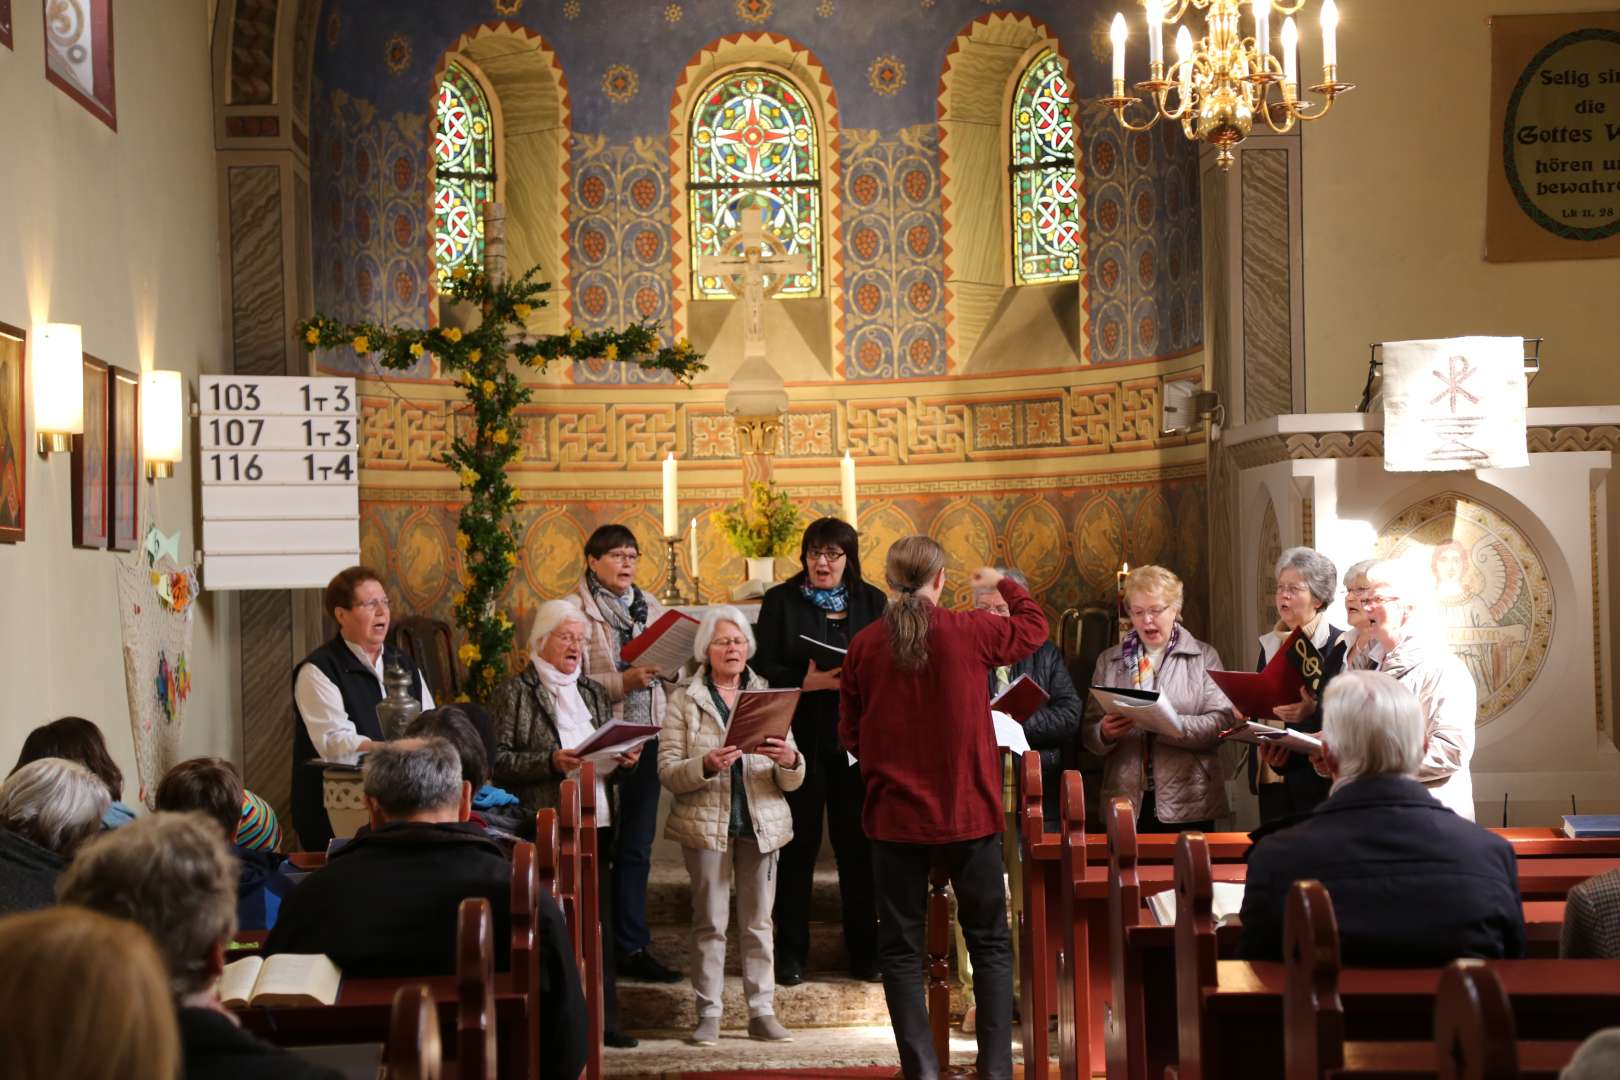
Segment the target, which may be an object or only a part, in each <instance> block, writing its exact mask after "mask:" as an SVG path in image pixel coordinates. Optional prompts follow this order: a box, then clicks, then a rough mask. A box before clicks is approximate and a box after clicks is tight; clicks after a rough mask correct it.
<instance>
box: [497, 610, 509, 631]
mask: <svg viewBox="0 0 1620 1080" xmlns="http://www.w3.org/2000/svg"><path fill="white" fill-rule="evenodd" d="M495 621H496V622H498V623H500V624H501V629H502V630H510V629H512V620H511V619H508V618H507V617H506V613H505V612H504V611H503V612H501V614H499V615H497V616H495Z"/></svg>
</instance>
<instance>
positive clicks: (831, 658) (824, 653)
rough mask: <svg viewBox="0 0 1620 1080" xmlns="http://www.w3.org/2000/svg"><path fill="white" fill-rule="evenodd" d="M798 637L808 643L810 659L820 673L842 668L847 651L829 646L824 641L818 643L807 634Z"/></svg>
mask: <svg viewBox="0 0 1620 1080" xmlns="http://www.w3.org/2000/svg"><path fill="white" fill-rule="evenodd" d="M799 637H801V638H803V639H804V640H805V641H808V642H809V643H810V659H812V660H814V661H815V662H816V667H817V668H819V669H820V670H822V671H832V670H833V669H835V668H841V667H843V666H844V657H845V656H846V655H847V654H848V653H849V650H848V649H840V648H839V647H838V646H836V645H829V644H827V643H826V642H825V641H818V640H816V639H815V638H813V637H811V636H810V635H809V634H800V635H799Z"/></svg>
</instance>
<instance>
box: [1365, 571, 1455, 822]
mask: <svg viewBox="0 0 1620 1080" xmlns="http://www.w3.org/2000/svg"><path fill="white" fill-rule="evenodd" d="M1366 579H1367V590H1366V592H1365V593H1363V594H1362V595H1361V596H1360V600H1361V607H1362V610H1363V612H1364V613H1365V615H1366V619H1367V630H1366V632H1367V634H1368V636H1369V637H1370V638H1371V639H1372V644H1371V645H1369V646H1368V648H1367V651H1366V653H1365V654H1364V655H1365V657H1366V660H1365V661H1364V662H1365V663H1366V665H1367V666H1369V667H1371V668H1373V669H1374V670H1377V671H1382V672H1384V673H1385V674H1386V675H1392V676H1394V677H1395V679H1396V681H1398V682H1400V683H1401V684H1402V685H1403V686H1405V687H1406V688H1407V689H1408V690H1410V691H1412V693H1413V694H1414V695H1416V697H1417V699H1418V705H1419V707H1420V708H1421V709H1422V710H1423V760H1422V761H1421V762H1419V764H1418V771H1417V779H1418V780H1419V781H1420V782H1421V783H1422V784H1423V786H1424V787H1426V788H1428V789H1429V794H1430V795H1433V796H1434V797H1435V798H1436V799H1439V800H1440V802H1441V803H1443V804H1444V805H1446V806H1448V807H1450V808H1451V809H1452V810H1454V811H1456V812H1457V814H1459V815H1460V816H1462V817H1465V818H1467V819H1468V820H1469V821H1473V820H1474V781H1473V777H1472V775H1471V774H1470V772H1469V769H1468V763H1469V760H1470V759H1471V758H1473V756H1474V726H1475V723H1476V712H1477V703H1478V691H1477V690H1476V689H1475V686H1474V679H1473V676H1471V675H1469V674H1468V668H1467V667H1465V666H1464V665H1463V662H1462V661H1461V660H1458V659H1457V658H1456V657H1455V656H1453V655H1452V654H1451V650H1450V649H1448V648H1447V647H1446V642H1445V639H1444V638H1442V637H1441V636H1440V630H1439V627H1438V626H1437V625H1435V624H1434V623H1433V622H1432V621H1431V620H1429V619H1428V618H1426V608H1427V600H1428V597H1429V594H1430V593H1431V592H1432V587H1431V585H1430V583H1429V580H1428V575H1427V574H1426V573H1424V572H1423V571H1422V570H1421V569H1420V568H1418V567H1416V566H1413V565H1411V564H1409V563H1407V562H1404V561H1402V560H1400V559H1384V560H1382V561H1380V562H1375V563H1373V564H1372V565H1371V566H1369V567H1367V569H1366Z"/></svg>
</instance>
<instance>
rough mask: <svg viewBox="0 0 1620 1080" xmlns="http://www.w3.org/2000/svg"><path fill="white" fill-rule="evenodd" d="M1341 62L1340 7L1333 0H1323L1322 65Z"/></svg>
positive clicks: (1330, 65)
mask: <svg viewBox="0 0 1620 1080" xmlns="http://www.w3.org/2000/svg"><path fill="white" fill-rule="evenodd" d="M1338 63H1339V8H1338V5H1336V4H1334V2H1333V0H1322V66H1323V67H1336V66H1338Z"/></svg>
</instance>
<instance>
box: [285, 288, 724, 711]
mask: <svg viewBox="0 0 1620 1080" xmlns="http://www.w3.org/2000/svg"><path fill="white" fill-rule="evenodd" d="M538 273H539V267H535V268H533V269H531V270H530V271H529V272H528V273H526V274H524V275H523V276H522V277H520V278H517V279H516V280H507V281H497V280H493V279H492V278H491V276H490V275H489V274H488V273H486V272H485V271H482V270H471V269H469V268H467V267H465V266H461V267H457V268H456V269H455V270H454V271H452V272H451V275H450V279H449V280H448V281H447V282H446V283H445V286H444V289H443V293H444V294H445V295H448V296H450V297H451V298H453V299H455V300H465V301H468V302H470V303H472V304H476V305H477V306H478V308H479V309H480V310H481V311H482V312H483V321H482V322H481V323H480V324H479V325H478V327H477V328H475V329H472V330H467V331H465V332H463V331H461V330H459V329H457V328H456V327H453V326H452V327H434V328H432V329H429V330H417V329H400V330H395V329H389V328H387V327H384V326H380V325H378V324H376V323H370V322H341V321H339V320H337V319H332V318H328V317H326V316H324V315H320V314H317V315H315V316H314V317H312V318H310V319H306V320H305V321H303V322H301V323H299V324H298V332H299V337H300V340H301V341H302V343H303V345H304V348H305V349H306V350H307V351H311V352H313V351H314V350H315V349H318V348H327V349H335V348H352V349H353V350H354V351H355V352H356V353H358V354H360V355H362V356H365V355H375V356H376V358H377V360H378V362H379V363H381V364H382V366H383V367H385V368H389V369H391V370H394V371H404V370H408V369H410V368H411V367H413V366H414V365H415V364H416V363H417V361H419V360H420V359H421V358H422V357H423V356H425V355H428V354H431V355H433V356H434V357H437V358H438V361H439V366H440V368H441V370H443V371H445V372H449V373H451V374H453V375H454V376H455V377H456V380H457V382H458V383H459V384H460V385H461V387H462V389H463V392H464V393H465V395H466V399H467V404H468V406H469V409H470V412H471V418H472V421H473V430H472V435H471V437H470V438H468V437H466V436H464V435H461V434H457V435H455V437H454V438H452V439H451V441H450V447H449V449H448V450H446V451H445V452H444V453H443V454H441V455H440V457H439V461H441V462H442V463H443V464H444V465H445V466H446V467H447V468H450V469H454V470H456V474H457V476H458V477H459V478H460V480H461V490H462V491H463V492H465V493H466V497H467V502H466V505H464V506H463V507H462V508H461V515H460V517H459V519H458V521H457V524H458V528H457V531H456V547H457V548H458V549H459V550H460V551H461V555H462V562H463V569H462V572H461V586H462V591H461V592H458V593H457V594H456V596H455V615H456V624H457V625H458V626H459V627H460V628H461V630H462V632H463V633H464V634H465V635H466V641H465V642H464V643H463V644H462V646H461V649H460V652H459V654H458V655H459V656H460V657H461V662H462V663H463V664H465V665H466V667H467V690H468V693H467V694H464V695H462V696H463V698H467V697H469V696H470V697H472V698H482V697H483V696H484V695H487V694H488V693H489V692H490V691H491V690H493V689H494V688H495V684H496V683H497V682H499V681H500V680H501V678H502V677H504V676H505V675H506V674H508V657H509V656H510V654H511V652H512V645H513V643H512V620H511V619H510V618H508V617H507V615H506V613H505V612H503V611H499V610H497V604H498V602H499V599H500V596H501V594H502V593H503V592H504V591H505V590H506V586H507V583H508V582H509V581H511V579H512V574H513V571H514V570H515V569H516V567H517V560H518V554H517V539H516V536H515V532H514V529H513V522H512V511H513V510H515V509H516V508H517V506H518V504H519V503H521V502H522V497H521V496H520V495H519V494H518V491H517V489H516V488H515V487H513V486H512V483H511V481H510V480H509V478H508V477H507V472H506V470H507V467H508V466H510V465H512V464H515V463H517V462H519V461H522V460H523V448H522V447H521V446H520V445H518V431H519V429H518V424H519V422H518V418H517V413H518V410H519V409H520V408H521V407H522V406H524V405H526V404H528V402H529V400H530V399H531V398H532V397H533V396H534V387H533V386H532V385H530V384H526V383H525V382H524V381H523V380H522V379H521V378H520V377H519V376H518V374H517V372H516V371H515V370H514V369H513V367H512V365H509V364H508V362H507V361H508V357H510V358H511V359H512V360H515V361H517V363H518V364H519V365H522V367H524V368H528V369H531V370H534V371H541V372H543V371H545V370H546V368H547V367H548V366H549V365H550V364H551V362H552V361H554V360H561V359H565V358H566V359H568V360H590V359H597V358H600V359H604V360H623V361H624V362H626V363H635V364H636V365H638V366H639V367H640V368H641V369H642V370H643V371H667V372H669V374H670V375H672V376H674V378H675V381H676V382H679V383H683V384H686V385H690V384H691V381H692V378H693V376H695V375H696V374H697V373H698V372H700V371H703V370H704V369H705V367H706V365H705V364H704V363H703V358H702V356H701V355H700V354H698V353H697V352H696V351H695V350H694V349H693V348H692V345H691V342H689V341H687V340H686V339H685V338H682V339H680V340H679V341H677V342H676V343H675V344H674V345H661V344H660V340H659V334H658V325H657V324H656V323H654V322H651V321H643V322H640V323H636V324H635V325H633V326H630V327H628V328H627V329H624V330H617V331H601V332H597V333H589V334H588V333H585V332H584V331H582V330H579V329H577V328H576V329H573V330H570V331H569V332H568V333H566V334H553V335H547V336H544V337H532V336H528V335H527V334H525V333H524V320H526V319H527V318H528V317H529V314H530V313H531V312H532V311H533V310H534V308H536V307H543V306H545V300H544V299H542V297H541V294H543V293H545V292H546V291H548V290H549V289H550V288H551V284H550V283H549V282H543V281H537V280H535V278H536V275H537V274H538ZM509 327H510V328H512V329H513V330H515V331H516V332H517V334H518V336H517V337H515V338H514V337H509V336H508V328H509Z"/></svg>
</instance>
